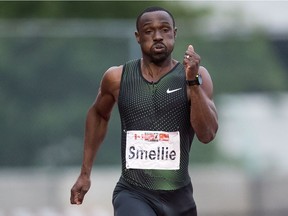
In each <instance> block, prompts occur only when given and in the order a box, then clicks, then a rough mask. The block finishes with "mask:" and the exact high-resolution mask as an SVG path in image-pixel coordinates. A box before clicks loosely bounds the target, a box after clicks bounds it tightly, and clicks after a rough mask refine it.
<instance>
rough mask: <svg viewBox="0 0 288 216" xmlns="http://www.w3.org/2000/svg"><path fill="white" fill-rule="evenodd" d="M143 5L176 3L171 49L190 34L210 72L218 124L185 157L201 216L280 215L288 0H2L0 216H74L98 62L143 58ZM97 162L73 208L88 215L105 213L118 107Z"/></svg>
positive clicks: (115, 156)
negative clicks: (86, 191) (89, 192)
mask: <svg viewBox="0 0 288 216" xmlns="http://www.w3.org/2000/svg"><path fill="white" fill-rule="evenodd" d="M152 5H158V6H163V7H165V8H167V9H168V10H170V11H171V12H172V13H173V14H174V17H175V19H176V26H177V27H178V35H177V39H176V46H175V50H174V54H173V57H174V58H175V59H177V60H179V61H182V58H183V55H184V52H185V50H186V48H187V46H188V45H189V44H192V45H193V46H194V48H195V50H196V52H197V53H198V54H199V55H200V56H201V61H202V65H203V66H205V67H206V68H207V69H208V71H209V72H210V74H211V77H212V79H213V82H214V98H215V103H216V106H217V108H218V114H219V132H218V135H217V137H216V139H215V140H214V141H213V142H212V143H211V144H209V145H202V144H201V143H199V142H198V140H197V139H196V138H195V142H194V143H193V147H192V151H191V159H190V160H191V167H192V168H191V172H192V176H193V178H192V179H193V183H194V185H196V186H195V192H197V190H199V191H200V192H199V193H196V194H198V195H195V196H198V197H196V200H198V201H197V203H198V207H199V210H200V212H202V214H201V215H203V216H211V215H213V216H218V215H219V216H220V215H221V216H226V215H229V216H232V215H233V216H244V215H245V216H260V215H261V216H266V215H267V216H271V215H273V216H286V215H287V212H288V209H287V205H286V203H287V198H286V194H287V193H288V191H287V188H288V187H287V179H288V177H287V173H288V160H287V157H286V152H287V151H288V149H287V147H286V146H287V145H286V140H287V138H288V137H287V132H286V130H287V119H288V113H287V110H288V96H287V90H288V89H287V88H288V85H287V81H288V63H287V62H288V61H287V56H288V32H287V30H286V29H287V28H286V27H287V25H288V24H287V20H288V16H287V15H286V12H285V11H284V12H283V10H284V9H285V8H287V7H288V4H287V3H285V2H280V1H267V2H261V1H251V2H250V1H243V2H242V1H231V2H229V1H159V2H157V1H152V2H150V1H107V2H106V1H71V2H70V1H18V2H17V1H11V2H10V1H1V2H0V190H1V191H2V192H3V194H4V195H3V197H6V199H5V200H4V201H3V202H2V203H1V205H0V215H1V216H2V215H5V216H6V215H7V216H10V215H11V216H12V215H13V216H15V215H17V216H26V215H27V208H28V209H29V208H30V209H29V214H28V215H33V214H32V213H31V209H32V210H33V209H34V210H33V211H34V215H37V216H42V215H45V216H47V215H53V216H55V215H61V214H60V213H57V214H56V213H54V214H53V213H51V211H52V210H53V209H54V208H57V211H59V209H60V210H62V212H63V211H64V210H63V209H65V211H68V212H66V213H62V215H69V216H71V215H77V216H79V215H83V214H82V213H80V212H78V214H76V213H75V212H77V210H76V209H75V208H74V209H73V208H72V207H70V206H68V201H69V189H70V187H71V186H72V184H73V183H74V180H76V176H77V175H78V172H79V168H80V166H81V160H82V151H83V143H82V141H83V134H84V125H85V118H86V112H87V110H88V108H89V106H90V105H91V104H92V102H93V101H94V99H95V96H96V94H97V91H98V87H99V82H100V80H101V77H102V75H103V73H104V72H105V71H106V70H107V69H108V68H109V67H111V66H114V65H120V64H124V63H125V62H126V61H128V60H130V59H134V58H138V57H140V50H139V47H138V44H137V43H136V40H135V38H134V31H135V20H136V17H137V15H138V14H139V13H140V11H142V10H143V9H144V8H145V7H147V6H152ZM281 9H282V10H281ZM279 11H281V12H279ZM285 20H286V22H285ZM95 165H96V169H97V172H95V174H94V175H95V176H93V179H96V182H97V180H98V181H99V182H101V184H99V183H98V184H96V185H98V187H99V189H98V190H95V189H94V191H97V193H95V197H90V199H89V198H87V201H88V204H87V205H86V206H84V207H82V208H83V209H81V208H80V207H79V208H80V209H81V211H82V210H83V212H86V213H87V212H89V211H90V210H91V209H94V207H95V206H96V207H95V208H97V209H98V210H97V213H95V212H94V213H93V214H92V213H91V211H92V210H91V211H90V214H88V215H97V216H107V215H109V213H107V211H108V212H112V210H111V206H110V193H108V192H107V191H108V189H107V188H109V190H112V189H113V186H114V184H115V182H113V181H114V180H115V179H116V180H117V178H118V176H119V172H120V171H119V170H120V169H119V166H120V120H119V114H118V110H117V106H115V109H114V111H113V115H112V118H111V121H110V124H109V132H108V134H107V137H106V139H105V141H104V143H103V145H102V146H101V149H100V152H99V153H98V155H97V159H96V164H95ZM109 167H110V168H109ZM111 167H112V168H111ZM114 168H115V170H114ZM71 170H72V171H71ZM70 171H71V172H70ZM112 180H113V181H112ZM116 180H115V181H116ZM31 188H32V190H31ZM28 191H29V192H28ZM107 194H108V195H107ZM219 195H220V196H221V199H219ZM23 197H25V198H23ZM270 197H271V198H270ZM271 199H272V200H273V202H271ZM89 200H90V201H91V202H90V203H89ZM97 203H98V206H97ZM107 203H108V204H107ZM19 206H20V207H21V206H22V207H24V210H25V209H26V213H25V211H23V209H22V208H21V209H20V210H19V209H16V207H19ZM35 206H37V207H39V209H41V214H40V213H39V212H38V213H37V212H36V210H35ZM43 206H44V207H45V206H50V207H52V210H51V209H50V210H49V209H48V210H47V209H46V207H45V208H44V207H43ZM99 208H100V210H101V208H104V209H105V211H102V212H101V213H99ZM1 209H2V210H3V209H4V210H3V211H4V212H5V211H6V210H5V209H8V210H7V211H8V212H9V211H10V209H12V210H11V211H14V213H13V214H12V213H11V214H10V215H9V214H8V213H7V212H6V213H3V211H2V210H1ZM15 209H16V210H15ZM107 209H108V210H107ZM54 210H55V209H54ZM93 211H94V210H93ZM23 212H24V213H23ZM35 212H36V213H35ZM47 212H50V213H49V214H48V213H47ZM52 212H53V211H52ZM111 214H112V213H111Z"/></svg>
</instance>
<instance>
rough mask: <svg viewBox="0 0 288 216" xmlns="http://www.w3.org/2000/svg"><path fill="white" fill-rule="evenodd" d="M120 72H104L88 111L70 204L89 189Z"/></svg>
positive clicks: (116, 93) (116, 95)
mask: <svg viewBox="0 0 288 216" xmlns="http://www.w3.org/2000/svg"><path fill="white" fill-rule="evenodd" d="M121 71H122V67H113V68H110V69H109V70H107V71H106V72H105V74H104V76H103V78H102V81H101V84H100V88H99V91H98V94H97V97H96V100H95V102H94V103H93V104H92V106H91V107H90V108H89V110H88V113H87V117H86V125H85V134H84V153H83V161H82V167H81V173H80V176H79V177H78V179H77V181H76V183H75V184H74V186H73V187H72V189H71V197H70V202H71V204H81V203H82V202H83V199H84V196H85V194H86V193H87V191H88V190H89V188H90V184H91V183H90V175H91V170H92V166H93V161H94V159H95V156H96V154H97V151H98V149H99V147H100V145H101V144H102V142H103V140H104V138H105V135H106V132H107V128H108V122H109V119H110V115H111V112H112V109H113V106H114V104H115V102H116V101H117V99H118V92H119V87H120V77H121Z"/></svg>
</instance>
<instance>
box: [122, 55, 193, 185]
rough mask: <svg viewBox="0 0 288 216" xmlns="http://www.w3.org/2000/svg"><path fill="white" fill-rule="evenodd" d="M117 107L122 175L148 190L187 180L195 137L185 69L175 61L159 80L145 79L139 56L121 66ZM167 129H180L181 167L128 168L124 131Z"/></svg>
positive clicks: (182, 182) (183, 182) (180, 183)
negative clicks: (191, 121) (174, 64)
mask: <svg viewBox="0 0 288 216" xmlns="http://www.w3.org/2000/svg"><path fill="white" fill-rule="evenodd" d="M118 109H119V112H120V118H121V129H122V132H121V158H122V178H124V179H125V180H126V181H127V182H129V183H130V184H133V185H136V186H140V187H143V188H146V189H151V190H176V189H178V188H180V187H183V186H185V185H187V184H188V183H190V177H189V173H188V163H189V151H190V148H191V144H192V141H193V137H194V131H193V129H192V127H191V124H190V103H189V101H188V98H187V90H186V83H185V70H184V66H183V64H181V63H178V64H177V65H176V66H175V67H174V68H173V69H172V70H171V71H170V72H168V73H167V74H166V75H164V76H163V77H162V78H161V79H160V80H159V81H158V82H156V83H151V82H148V81H147V80H146V79H145V78H144V77H143V76H142V73H141V60H140V59H138V60H132V61H129V62H127V63H126V64H125V65H124V66H123V73H122V78H121V85H120V92H119V98H118ZM129 130H144V131H167V132H174V131H179V133H180V151H181V154H180V169H178V170H154V169H127V168H126V160H125V154H126V152H125V150H126V131H129Z"/></svg>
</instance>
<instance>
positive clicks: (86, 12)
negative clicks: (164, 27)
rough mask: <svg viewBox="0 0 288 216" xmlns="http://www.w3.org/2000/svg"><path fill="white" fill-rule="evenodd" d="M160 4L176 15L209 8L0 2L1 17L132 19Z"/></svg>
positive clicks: (137, 3)
mask: <svg viewBox="0 0 288 216" xmlns="http://www.w3.org/2000/svg"><path fill="white" fill-rule="evenodd" d="M154 5H158V6H163V7H166V8H167V9H169V10H171V12H172V13H173V14H174V15H175V16H177V17H190V18H193V17H195V18H196V17H199V16H203V14H207V13H208V12H209V10H206V9H200V10H199V9H197V10H194V9H193V8H191V7H189V9H188V8H187V7H185V3H184V4H179V1H16V2H8V1H5V2H0V18H93V19H94V18H109V19H112V18H121V19H127V18H133V19H134V18H135V17H136V16H137V15H138V14H139V11H141V10H143V9H144V8H145V7H148V6H154Z"/></svg>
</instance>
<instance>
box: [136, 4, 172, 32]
mask: <svg viewBox="0 0 288 216" xmlns="http://www.w3.org/2000/svg"><path fill="white" fill-rule="evenodd" d="M154 11H165V12H166V13H168V14H169V16H170V17H171V19H172V21H173V27H175V19H174V17H173V15H172V14H171V13H170V12H169V11H168V10H166V9H165V8H162V7H158V6H152V7H148V8H146V9H144V10H143V11H142V12H141V13H140V14H139V15H138V17H137V20H136V29H137V31H139V21H140V18H141V17H142V15H143V14H144V13H148V12H154Z"/></svg>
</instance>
